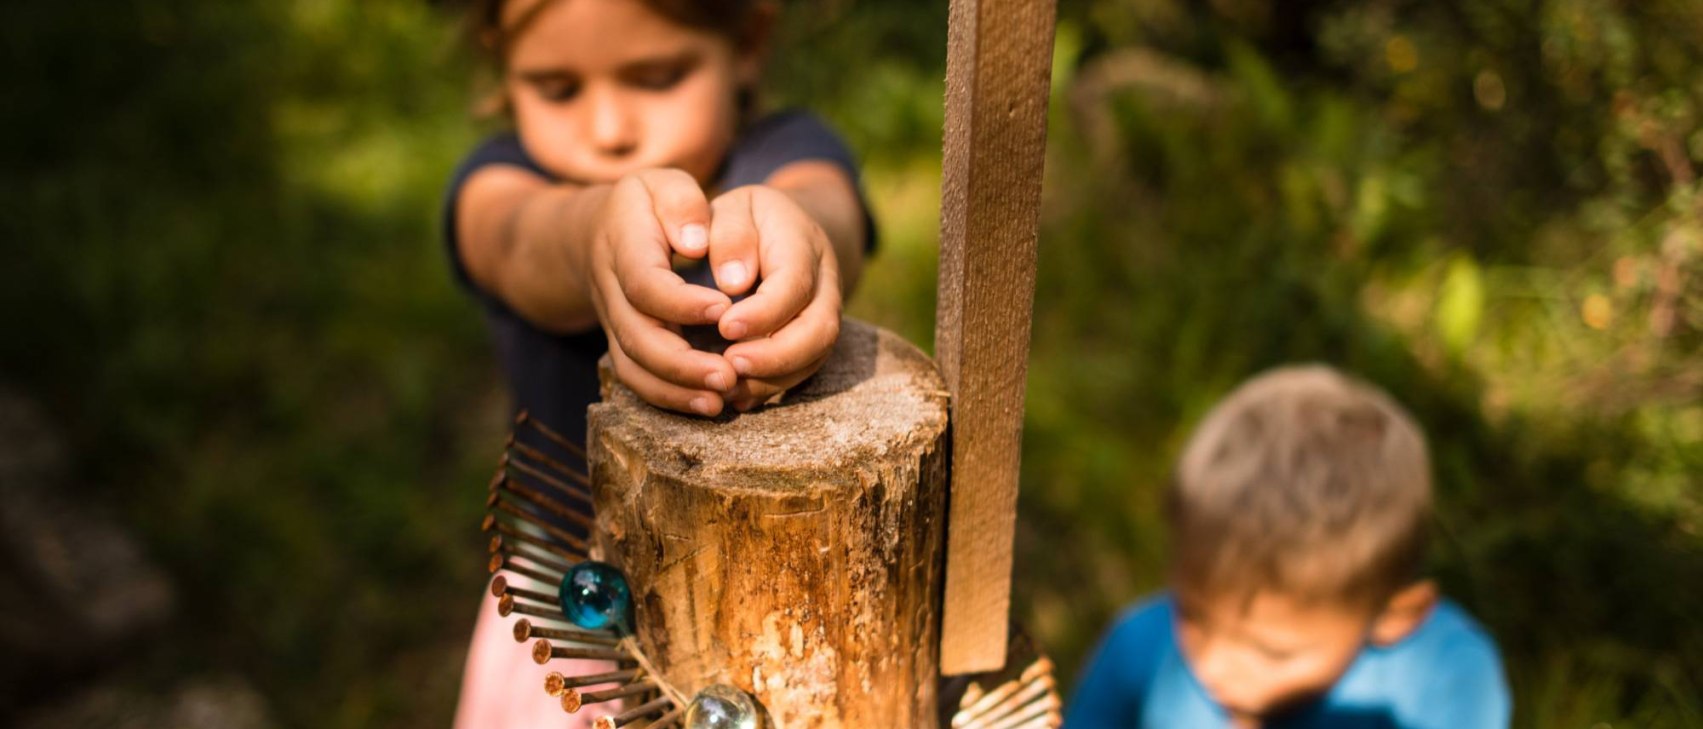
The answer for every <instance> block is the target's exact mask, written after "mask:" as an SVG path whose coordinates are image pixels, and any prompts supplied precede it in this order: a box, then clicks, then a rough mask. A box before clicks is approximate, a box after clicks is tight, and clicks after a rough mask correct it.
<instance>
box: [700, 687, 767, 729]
mask: <svg viewBox="0 0 1703 729" xmlns="http://www.w3.org/2000/svg"><path fill="white" fill-rule="evenodd" d="M686 729H757V705H756V703H755V702H753V701H752V700H751V697H750V696H747V695H745V692H744V691H740V690H739V689H736V688H734V687H732V686H728V685H726V684H719V683H718V684H716V685H714V686H711V687H709V688H706V689H704V690H702V691H699V692H698V695H697V696H693V697H692V704H691V705H690V706H687V707H686Z"/></svg>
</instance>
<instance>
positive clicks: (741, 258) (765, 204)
mask: <svg viewBox="0 0 1703 729" xmlns="http://www.w3.org/2000/svg"><path fill="white" fill-rule="evenodd" d="M710 207H711V209H712V211H713V214H712V215H711V216H710V220H711V224H710V244H709V256H710V270H712V271H713V272H714V273H715V279H716V285H717V287H719V288H720V289H721V292H722V293H724V294H726V295H728V296H737V295H740V294H743V293H745V292H746V291H749V290H750V289H751V285H752V282H753V281H760V283H758V284H757V287H756V291H755V292H753V293H752V294H751V295H750V296H749V297H747V298H745V299H744V300H742V301H740V302H738V303H736V304H733V305H732V306H731V307H730V308H728V309H727V311H726V313H724V314H722V316H721V317H720V322H719V328H720V330H721V335H722V336H723V337H725V338H727V339H730V340H733V341H734V342H735V344H733V345H732V346H730V347H728V348H727V351H726V352H724V353H723V355H722V356H724V357H725V358H726V362H727V363H728V364H729V365H730V366H731V368H732V369H733V371H734V372H737V373H738V375H739V379H738V384H737V385H736V386H735V387H734V388H733V390H732V392H730V393H728V400H729V402H731V403H732V404H733V406H734V407H736V408H738V409H739V410H741V411H744V410H749V409H751V408H752V407H755V406H756V405H758V404H760V403H762V402H764V401H766V400H768V399H769V398H770V397H773V396H774V395H776V394H778V393H780V392H781V391H783V390H785V389H787V388H789V387H792V386H793V385H796V384H798V383H799V382H800V381H802V380H804V378H806V377H809V376H810V375H812V374H815V372H816V370H818V369H820V368H821V367H822V363H823V362H825V361H826V360H827V358H828V353H829V351H830V350H832V349H833V346H834V340H836V339H837V338H838V337H839V335H840V303H841V300H840V273H839V262H838V259H837V258H836V257H835V255H834V247H833V245H832V244H831V243H830V242H829V240H828V236H827V234H825V233H824V232H823V231H822V228H821V226H819V225H817V223H816V221H815V220H813V219H811V217H810V215H809V214H807V213H806V212H805V211H804V210H803V209H802V208H800V207H799V206H798V204H797V203H795V202H794V201H793V199H792V198H791V197H788V196H787V195H786V194H785V193H783V192H780V191H778V190H775V189H772V188H768V187H764V186H761V185H752V186H748V187H741V188H737V189H734V190H731V191H729V192H727V193H725V194H723V195H721V196H720V197H717V198H716V199H715V201H714V202H713V203H711V205H710Z"/></svg>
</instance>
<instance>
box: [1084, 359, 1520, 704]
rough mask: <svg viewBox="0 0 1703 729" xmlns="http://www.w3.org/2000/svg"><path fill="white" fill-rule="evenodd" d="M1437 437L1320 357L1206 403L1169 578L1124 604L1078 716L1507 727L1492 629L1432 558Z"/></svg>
mask: <svg viewBox="0 0 1703 729" xmlns="http://www.w3.org/2000/svg"><path fill="white" fill-rule="evenodd" d="M1430 473H1431V469H1430V463H1429V459H1428V456H1427V452H1426V445H1425V437H1424V435H1423V434H1422V433H1421V432H1420V430H1419V428H1418V427H1417V426H1416V425H1415V424H1414V422H1413V420H1412V418H1411V417H1409V416H1408V415H1407V413H1406V412H1405V411H1404V410H1402V408H1401V406H1399V405H1397V404H1396V403H1395V402H1394V401H1393V400H1391V399H1390V398H1389V396H1387V395H1385V394H1384V393H1383V392H1381V391H1379V390H1377V389H1375V388H1373V387H1371V386H1369V385H1366V384H1364V383H1361V382H1358V381H1356V380H1353V379H1350V378H1348V377H1346V376H1344V375H1342V374H1341V373H1338V372H1336V371H1335V370H1332V369H1330V368H1327V367H1322V366H1306V367H1291V368H1284V369H1279V370H1275V371H1272V372H1269V373H1266V374H1264V375H1261V376H1259V377H1257V378H1255V379H1253V380H1251V381H1249V382H1248V383H1246V384H1244V385H1243V386H1242V387H1240V388H1238V389H1237V390H1236V391H1235V392H1233V393H1231V394H1230V396H1229V397H1228V398H1226V399H1225V400H1224V401H1223V402H1222V403H1220V404H1219V405H1218V406H1217V407H1216V408H1214V409H1213V411H1212V412H1211V413H1210V414H1208V415H1207V417H1206V419H1205V420H1204V421H1203V422H1202V423H1201V424H1200V426H1199V427H1198V428H1197V429H1196V431H1195V433H1194V435H1193V436H1192V437H1191V438H1190V440H1189V443H1188V445H1187V447H1186V448H1185V449H1184V452H1183V455H1182V457H1181V459H1180V461H1179V463H1178V465H1177V469H1176V474H1175V477H1174V478H1173V479H1172V483H1171V485H1170V488H1169V490H1168V492H1167V494H1166V518H1167V520H1168V521H1169V523H1170V528H1171V545H1172V553H1171V558H1170V560H1171V562H1170V573H1169V582H1170V589H1169V590H1168V591H1166V592H1165V593H1163V594H1161V595H1159V596H1156V597H1154V598H1151V599H1149V600H1146V601H1144V602H1142V603H1140V604H1138V605H1136V606H1135V607H1134V608H1132V609H1131V610H1129V611H1128V612H1127V613H1126V614H1125V615H1124V616H1123V617H1122V618H1121V619H1120V620H1119V621H1118V622H1117V623H1116V624H1115V625H1114V626H1113V628H1112V630H1111V631H1110V632H1109V633H1108V635H1107V636H1106V637H1105V639H1104V640H1103V641H1102V644H1101V646H1100V648H1099V650H1098V651H1097V653H1096V655H1095V656H1094V657H1093V659H1091V661H1090V662H1089V664H1088V667H1087V669H1086V670H1085V672H1084V674H1083V677H1082V680H1081V682H1080V684H1079V686H1078V688H1077V691H1076V694H1075V696H1074V697H1073V699H1072V701H1071V704H1070V707H1069V711H1068V713H1067V714H1066V716H1065V719H1066V725H1067V726H1069V727H1071V729H1097V728H1100V727H1119V728H1120V729H1122V728H1125V727H1213V726H1235V727H1258V726H1273V727H1401V728H1402V729H1430V728H1432V727H1436V728H1437V729H1443V728H1448V729H1477V728H1479V727H1505V726H1507V724H1508V715H1509V699H1508V689H1507V683H1506V681H1505V679H1504V677H1503V673H1502V665H1501V659H1500V658H1499V656H1498V654H1497V650H1496V645H1495V643H1494V641H1492V640H1491V638H1490V636H1489V635H1488V634H1486V633H1485V631H1484V629H1483V628H1481V627H1480V626H1479V625H1478V624H1477V623H1476V622H1474V621H1473V619H1472V618H1471V616H1469V615H1467V613H1466V612H1465V611H1464V610H1463V609H1461V608H1460V607H1459V606H1458V605H1456V604H1454V603H1453V602H1450V601H1449V600H1446V599H1443V598H1442V597H1440V596H1439V594H1438V592H1437V588H1436V586H1435V584H1434V583H1432V582H1431V581H1430V580H1427V579H1425V578H1424V576H1423V573H1422V571H1421V569H1422V565H1423V561H1424V554H1425V545H1426V532H1427V522H1428V520H1429V517H1430V513H1431V476H1430Z"/></svg>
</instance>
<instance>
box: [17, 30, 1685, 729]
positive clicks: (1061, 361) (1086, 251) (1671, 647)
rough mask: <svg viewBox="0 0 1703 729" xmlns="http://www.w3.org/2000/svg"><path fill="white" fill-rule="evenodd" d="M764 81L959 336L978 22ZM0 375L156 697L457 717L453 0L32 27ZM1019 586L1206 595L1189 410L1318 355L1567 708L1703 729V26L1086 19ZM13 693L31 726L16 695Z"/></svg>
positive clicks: (1056, 625)
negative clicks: (1380, 426) (962, 138)
mask: <svg viewBox="0 0 1703 729" xmlns="http://www.w3.org/2000/svg"><path fill="white" fill-rule="evenodd" d="M782 30H783V32H782V34H781V35H782V37H781V48H780V50H779V51H778V58H777V62H775V63H773V64H771V72H770V84H769V86H770V88H769V89H768V91H767V96H766V100H767V102H768V103H770V104H771V105H787V104H802V105H806V106H809V107H812V108H814V109H816V110H818V111H819V112H821V113H822V114H824V115H825V116H827V117H828V118H829V119H830V120H831V121H833V122H834V123H835V125H836V126H837V127H838V128H840V129H841V130H843V131H844V132H845V134H846V136H847V138H848V139H849V140H850V141H851V142H852V144H853V145H854V147H856V148H857V149H858V150H859V151H860V153H861V154H862V155H863V157H864V159H865V160H866V162H867V169H866V175H867V178H866V184H867V187H868V188H869V193H870V197H871V200H872V203H873V205H874V207H875V208H876V213H877V216H878V218H879V219H880V221H881V223H882V250H881V252H880V254H879V256H878V257H877V259H876V260H875V261H874V262H873V263H872V265H871V267H870V268H869V271H868V273H867V274H866V276H865V279H864V281H865V283H864V284H863V290H862V291H860V292H859V293H858V296H857V299H856V300H855V301H854V302H853V304H852V307H851V308H852V312H853V313H854V314H855V315H858V316H862V317H865V318H868V319H872V320H874V321H877V322H879V323H882V324H884V325H886V326H889V327H892V328H894V329H896V330H898V331H900V332H901V333H904V334H905V335H906V336H909V337H910V338H912V339H913V340H914V341H917V342H919V343H923V344H925V345H926V344H927V343H928V342H929V340H930V339H931V334H930V332H931V327H932V308H933V297H934V260H933V256H934V240H935V236H936V230H935V226H936V225H937V205H938V194H939V188H938V186H939V130H940V126H941V112H940V98H941V92H942V78H943V75H944V50H945V4H944V3H916V2H908V1H905V0H857V1H855V2H854V1H852V0H837V1H834V2H821V3H807V4H801V3H793V4H791V5H790V6H789V8H788V15H787V16H786V18H785V23H784V26H783V29H782ZM0 38H3V39H4V48H5V49H6V54H7V60H8V61H9V63H8V64H7V66H8V69H7V73H8V78H7V80H6V83H5V84H4V85H0V98H3V99H4V102H5V103H4V105H3V107H0V108H4V109H5V110H6V112H5V122H4V129H5V131H6V133H7V137H8V152H7V164H6V165H5V167H4V172H0V193H3V194H0V241H4V245H5V251H6V254H7V256H6V260H7V263H6V265H5V266H3V267H0V330H3V331H5V332H6V333H7V336H6V337H4V338H3V339H0V380H3V381H4V382H6V383H8V384H10V385H12V386H15V387H22V388H24V389H26V390H27V391H29V392H31V393H33V394H34V395H35V396H36V397H38V398H39V399H41V400H42V401H43V402H44V403H45V404H47V405H48V406H49V408H50V410H51V412H52V413H53V414H54V420H55V423H56V424H57V425H58V426H60V427H62V428H64V429H65V430H66V432H67V433H68V434H69V436H70V437H71V439H72V441H73V446H74V448H73V452H75V453H77V454H80V456H79V458H78V462H77V464H76V466H77V469H78V476H79V478H78V480H77V482H78V484H80V485H79V486H77V488H78V489H80V491H79V493H78V494H76V495H77V496H78V497H86V498H87V499H89V500H90V501H99V502H106V503H109V504H111V505H112V507H113V508H114V509H116V510H117V511H118V512H119V513H120V514H121V515H122V516H123V518H124V520H125V521H126V522H127V523H129V524H131V525H133V526H134V528H136V529H137V530H138V531H139V533H141V534H142V535H143V536H144V537H145V540H146V541H147V543H148V544H149V545H150V547H151V549H152V552H153V553H154V555H155V556H156V557H157V558H158V559H160V560H161V561H162V562H163V563H165V564H166V566H167V567H168V568H169V569H170V571H171V572H172V573H173V575H174V578H175V580H176V582H177V584H178V587H179V589H180V592H181V593H182V597H183V598H184V599H183V601H182V602H183V603H184V607H183V610H182V612H183V614H182V615H180V616H179V619H178V620H177V621H176V622H175V623H174V627H173V628H172V629H171V631H172V632H171V636H170V640H168V641H163V642H162V644H163V646H164V647H157V648H155V649H152V650H151V651H149V652H148V653H147V654H146V655H145V657H144V658H143V659H142V661H141V663H140V665H139V666H135V667H132V668H129V669H126V670H127V672H126V675H127V676H129V680H133V681H136V682H139V683H143V684H163V683H165V682H169V681H173V680H175V679H176V678H178V677H181V676H184V675H189V674H196V673H208V672H235V673H240V674H242V675H245V676H247V677H248V678H250V679H251V680H252V681H254V683H255V684H256V685H257V686H258V687H259V688H260V689H261V690H262V691H263V692H264V693H266V695H267V696H268V697H269V698H270V699H271V701H272V705H273V708H274V710H275V711H276V713H277V714H278V716H279V718H280V719H282V720H283V722H284V723H286V724H287V725H293V726H339V727H342V726H347V727H356V726H360V727H366V726H405V725H408V726H411V725H417V724H422V723H439V724H441V723H443V722H444V721H446V717H447V712H448V711H449V710H450V708H451V706H452V704H453V697H454V688H455V685H456V681H457V679H458V677H459V669H460V666H459V659H460V651H461V650H462V649H463V647H464V644H465V639H466V637H467V634H468V631H469V628H470V627H471V618H472V612H473V608H474V607H475V597H476V591H477V589H478V587H479V584H480V582H481V580H482V579H483V576H482V571H481V569H480V567H481V565H480V564H479V560H478V559H477V556H478V555H480V554H482V550H481V548H480V546H479V542H478V538H477V537H478V535H477V533H476V528H475V525H476V523H477V518H478V512H479V508H480V506H481V504H480V494H479V488H480V486H481V485H482V484H483V481H484V479H483V477H482V476H483V474H484V472H485V471H486V470H487V469H488V468H489V467H490V466H491V463H492V460H493V458H494V456H495V453H496V450H497V448H498V446H499V445H500V433H501V430H502V427H503V423H502V421H503V411H504V407H505V403H504V402H503V395H502V392H501V390H500V387H499V386H498V384H497V382H496V380H495V375H494V372H493V369H492V367H491V363H490V360H489V353H488V352H487V346H486V342H485V339H484V334H483V332H482V328H481V324H480V322H479V319H478V316H477V313H476V311H475V310H474V307H473V306H472V305H471V304H470V303H469V302H468V301H467V300H466V299H465V298H464V297H462V296H461V295H460V294H459V293H458V292H456V291H455V290H454V288H453V286H452V285H451V283H450V279H449V274H448V270H447V268H446V267H445V265H444V263H443V260H442V254H441V242H440V240H439V238H438V232H437V229H436V224H437V217H436V216H437V214H438V205H439V200H438V196H439V195H440V194H441V187H442V185H443V182H444V180H445V179H446V177H447V175H448V171H449V169H450V167H451V166H452V165H453V164H454V162H455V160H456V159H457V158H459V156H460V155H462V154H464V153H465V151H466V150H467V149H468V148H469V147H470V145H471V144H472V143H473V141H474V140H475V139H476V138H477V134H478V132H479V129H480V127H479V125H477V124H475V123H473V122H472V121H471V120H470V118H469V116H468V114H467V112H466V110H467V109H468V107H469V105H470V99H471V97H470V95H469V93H468V89H469V78H470V74H469V68H468V64H469V58H468V55H467V54H466V53H464V52H463V49H462V48H461V47H460V45H459V38H458V35H457V28H456V26H455V18H454V16H453V12H451V10H449V9H446V8H443V7H438V6H435V5H433V4H431V3H425V2H420V1H419V0H364V1H363V2H360V3H347V2H335V1H334V0H298V1H297V2H292V3H287V4H280V3H261V2H253V1H249V2H191V1H190V0H152V1H150V2H139V1H137V0H130V1H113V2H95V1H94V0H67V1H66V2H61V3H53V4H42V3H13V4H9V5H7V6H5V8H4V9H3V10H0ZM1056 58H1057V62H1056V64H1055V67H1056V68H1055V84H1054V92H1055V93H1054V103H1053V109H1052V117H1051V132H1052V133H1051V147H1050V149H1049V155H1050V156H1049V161H1048V170H1047V178H1046V192H1045V203H1044V211H1043V221H1042V246H1041V262H1040V267H1041V268H1040V278H1039V283H1038V291H1037V298H1036V312H1035V331H1034V351H1033V356H1032V359H1031V370H1030V378H1029V381H1030V386H1029V398H1028V423H1027V430H1026V434H1027V436H1026V441H1025V449H1024V490H1023V496H1022V508H1023V518H1022V523H1021V524H1020V528H1019V542H1018V545H1019V558H1018V590H1019V591H1018V595H1017V602H1018V610H1019V613H1020V615H1021V617H1023V618H1024V620H1025V621H1026V622H1028V623H1029V624H1030V626H1031V628H1032V629H1033V630H1034V631H1035V632H1037V633H1038V634H1039V635H1040V636H1041V637H1042V638H1043V640H1044V641H1045V642H1046V643H1047V644H1048V646H1049V648H1050V649H1051V651H1052V652H1053V653H1054V655H1055V657H1056V658H1057V659H1059V662H1060V663H1061V665H1063V666H1065V667H1066V673H1067V678H1068V673H1069V669H1070V668H1071V667H1074V666H1076V665H1079V663H1080V661H1081V659H1082V658H1083V656H1084V652H1085V651H1086V650H1088V649H1089V647H1090V646H1091V645H1092V642H1093V640H1094V639H1095V638H1096V637H1097V634H1098V631H1099V630H1100V629H1101V628H1102V627H1103V626H1104V625H1105V624H1106V623H1107V621H1109V620H1110V619H1111V618H1112V617H1113V616H1114V615H1115V614H1116V611H1117V610H1118V609H1120V608H1121V607H1122V606H1123V605H1125V604H1127V603H1128V602H1129V601H1130V600H1133V599H1135V598H1137V597H1138V596H1139V595H1141V594H1142V593H1144V592H1146V591H1149V590H1152V589H1155V588H1157V587H1159V586H1160V585H1161V584H1162V580H1163V574H1162V570H1163V565H1164V562H1163V554H1164V541H1163V539H1164V533H1163V528H1162V523H1161V521H1160V519H1159V514H1158V508H1157V507H1158V499H1157V493H1158V488H1159V486H1160V485H1161V484H1162V483H1163V481H1164V479H1165V478H1166V475H1167V473H1168V470H1169V463H1170V460H1171V458H1172V457H1173V456H1174V455H1175V453H1176V450H1177V448H1178V447H1179V446H1180V444H1181V443H1182V441H1183V440H1184V439H1185V438H1186V437H1187V434H1188V428H1189V427H1190V425H1191V424H1192V423H1193V422H1194V421H1195V420H1196V419H1197V418H1198V417H1199V416H1200V415H1201V414H1203V413H1204V411H1205V410H1206V409H1207V408H1208V407H1210V405H1211V404H1212V403H1213V402H1214V401H1215V400H1216V399H1217V398H1218V397H1220V396H1222V395H1223V394H1224V393H1225V392H1226V391H1227V390H1228V389H1229V388H1231V387H1233V386H1234V385H1235V384H1236V383H1238V382H1240V381H1241V380H1243V379H1245V378H1246V377H1248V376H1249V375H1251V374H1253V373H1254V372H1257V371H1259V370H1261V369H1263V368H1265V367H1269V366H1272V365H1276V364H1279V363H1284V362H1292V361H1298V360H1322V361H1327V362H1331V363H1334V364H1337V365H1340V366H1342V367H1345V368H1347V369H1350V370H1352V371H1354V372H1356V373H1358V374H1360V375H1362V376H1364V377H1366V378H1368V379H1370V380H1372V381H1375V382H1377V383H1379V384H1381V385H1382V386H1384V387H1385V388H1387V389H1389V390H1390V391H1391V392H1392V393H1393V394H1394V395H1395V396H1396V397H1397V398H1399V399H1400V400H1402V401H1403V402H1404V403H1406V404H1408V405H1409V407H1411V408H1412V409H1413V410H1414V411H1415V413H1416V414H1417V415H1418V416H1419V417H1420V419H1421V420H1422V421H1423V422H1424V423H1425V425H1426V426H1427V428H1428V429H1429V431H1430V433H1431V435H1432V438H1433V451H1434V460H1435V462H1436V468H1437V475H1438V487H1439V492H1440V500H1441V505H1440V513H1439V515H1438V517H1437V530H1438V533H1439V535H1440V538H1439V539H1438V540H1437V544H1436V549H1435V559H1434V566H1435V571H1436V574H1437V575H1438V576H1439V577H1440V578H1441V579H1442V581H1443V583H1444V585H1445V589H1446V591H1447V592H1448V593H1449V594H1451V595H1453V596H1454V597H1456V598H1457V599H1459V600H1461V601H1462V602H1464V603H1465V604H1466V605H1467V606H1468V607H1469V608H1470V609H1471V610H1472V611H1473V612H1474V613H1475V614H1477V615H1478V616H1480V617H1481V618H1482V619H1483V620H1484V621H1485V622H1486V623H1487V624H1488V625H1489V626H1490V628H1491V629H1492V631H1493V632H1494V633H1495V634H1496V635H1497V637H1498V639H1499V640H1500V641H1501V643H1502V645H1503V647H1504V649H1505V651H1506V654H1507V658H1508V663H1509V668H1510V673H1511V677H1512V679H1513V682H1514V687H1515V690H1516V694H1517V711H1518V715H1517V718H1516V720H1517V724H1518V725H1519V726H1529V727H1550V726H1593V725H1596V724H1597V723H1599V722H1602V723H1610V724H1612V723H1619V722H1626V723H1631V724H1635V725H1639V726H1695V725H1699V724H1703V699H1699V698H1698V697H1699V696H1700V695H1703V624H1700V623H1699V621H1698V620H1697V619H1696V613H1697V605H1698V603H1697V598H1696V595H1697V588H1696V586H1697V585H1700V584H1703V488H1699V485H1698V477H1697V474H1698V473H1700V472H1703V405H1700V402H1703V397H1699V395H1700V394H1703V360H1700V359H1699V344H1700V339H1703V336H1700V332H1703V294H1700V293H1699V292H1703V285H1700V283H1699V281H1700V280H1703V279H1700V278H1699V276H1700V274H1703V266H1700V264H1699V256H1700V255H1703V218H1700V210H1699V206H1700V205H1703V197H1700V195H1703V192H1700V190H1699V187H1698V182H1697V176H1696V169H1695V168H1696V166H1697V165H1698V164H1700V163H1703V119H1700V115H1703V80H1700V78H1703V77H1699V76H1698V75H1697V74H1696V72H1695V69H1697V68H1699V67H1703V65H1700V64H1699V61H1700V60H1703V10H1700V9H1699V7H1698V6H1697V5H1696V4H1695V3H1693V2H1684V1H1682V0H1646V1H1644V2H1638V3H1628V2H1614V1H1612V0H1439V1H1435V2H1418V1H1417V0H1399V1H1398V0H1363V1H1361V2H1347V1H1345V0H1344V1H1337V2H1331V1H1323V0H1319V1H1314V2H1306V3H1275V2H1271V1H1270V0H1211V1H1210V2H1184V1H1183V0H1061V21H1060V34H1059V39H1058V43H1057V51H1056ZM0 708H4V707H0Z"/></svg>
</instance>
